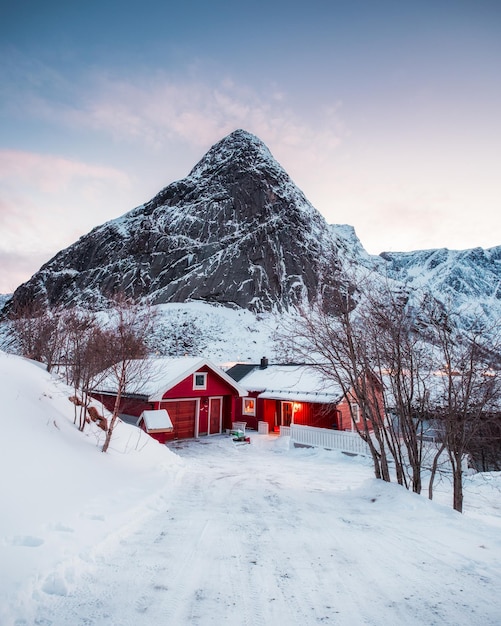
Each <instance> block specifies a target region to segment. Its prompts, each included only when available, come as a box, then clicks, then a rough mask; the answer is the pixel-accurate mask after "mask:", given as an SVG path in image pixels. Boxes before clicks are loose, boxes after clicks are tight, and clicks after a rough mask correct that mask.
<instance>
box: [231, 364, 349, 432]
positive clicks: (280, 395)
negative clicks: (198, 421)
mask: <svg viewBox="0 0 501 626" xmlns="http://www.w3.org/2000/svg"><path fill="white" fill-rule="evenodd" d="M227 373H228V375H229V376H231V377H232V378H234V379H235V380H236V381H238V383H239V384H240V385H241V386H242V387H244V388H245V389H246V390H247V395H246V397H244V398H242V399H241V401H240V403H239V405H237V407H236V411H235V420H238V421H242V422H247V427H248V428H255V429H258V422H260V421H262V422H266V423H267V424H268V429H269V431H277V430H279V429H280V426H290V425H291V424H300V425H304V426H314V427H317V428H330V429H336V430H355V426H354V424H353V420H352V414H353V416H354V419H355V421H359V420H360V411H359V406H358V404H357V402H356V399H355V398H354V397H352V396H348V397H346V396H345V394H343V391H342V389H341V387H340V386H339V385H337V384H336V383H335V382H334V381H331V380H330V381H326V380H325V379H324V378H323V377H322V376H321V374H320V373H319V372H318V370H316V369H315V368H314V367H312V366H311V365H268V363H267V360H266V359H262V361H261V364H260V365H251V364H244V363H242V364H237V365H235V366H233V367H232V368H230V369H229V370H227Z"/></svg>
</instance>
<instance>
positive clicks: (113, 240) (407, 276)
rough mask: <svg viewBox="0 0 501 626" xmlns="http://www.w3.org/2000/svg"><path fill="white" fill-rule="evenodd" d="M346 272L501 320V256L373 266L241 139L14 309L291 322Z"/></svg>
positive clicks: (391, 258)
mask: <svg viewBox="0 0 501 626" xmlns="http://www.w3.org/2000/svg"><path fill="white" fill-rule="evenodd" d="M348 266H350V267H351V268H359V269H362V270H363V271H365V272H367V271H368V272H370V273H372V274H373V275H375V276H379V277H381V278H382V279H383V278H384V279H386V278H390V279H392V280H393V281H397V282H398V283H404V284H406V285H407V286H409V287H410V288H411V289H429V290H431V292H432V294H433V295H434V296H435V297H437V298H438V299H439V300H442V301H444V302H447V304H449V305H450V304H452V306H453V307H454V308H455V309H456V311H458V312H460V313H461V314H462V315H465V316H468V315H470V314H471V315H473V313H472V311H476V312H478V311H480V312H481V314H482V315H484V316H486V317H487V318H488V319H489V320H491V321H493V322H496V320H499V319H500V317H501V288H500V284H501V246H499V247H496V248H491V249H490V250H483V249H481V248H475V249H473V250H465V251H450V250H446V249H442V250H425V251H416V252H385V253H382V254H381V255H380V256H373V255H369V254H368V253H367V252H366V251H365V250H364V248H363V246H362V244H361V243H360V241H359V240H358V238H357V236H356V234H355V231H354V229H353V227H351V226H348V225H331V226H329V225H328V224H327V222H326V221H325V219H324V218H323V217H322V216H321V215H320V213H319V212H318V211H317V210H316V209H315V208H314V207H313V206H312V205H311V204H310V203H309V202H308V200H307V199H306V198H305V196H304V194H303V193H302V192H301V191H300V190H299V189H298V188H297V187H296V185H295V184H294V183H293V182H292V180H291V179H290V177H289V176H288V174H287V173H286V172H285V170H284V169H283V168H282V167H281V166H280V165H279V164H278V163H277V161H276V160H275V159H274V158H273V156H272V154H271V153H270V151H269V149H268V148H267V147H266V146H265V144H264V143H263V142H262V141H261V140H260V139H258V138H257V137H255V136H254V135H252V134H251V133H248V132H246V131H244V130H236V131H234V132H233V133H231V134H230V135H228V136H227V137H225V138H224V139H222V140H221V141H219V142H218V143H216V144H215V145H214V146H213V147H212V148H211V149H210V150H209V151H208V152H207V154H206V155H205V156H204V157H203V158H202V159H201V160H200V161H199V162H198V163H197V164H196V165H195V167H194V168H193V169H192V170H191V172H190V173H189V174H188V176H187V177H186V178H184V179H182V180H179V181H176V182H174V183H172V184H170V185H168V186H167V187H165V188H164V189H162V190H161V191H160V192H159V193H158V194H157V195H156V196H155V197H154V198H153V199H152V200H150V201H149V202H147V203H145V204H144V205H141V206H139V207H137V208H135V209H133V210H132V211H130V212H129V213H126V214H125V215H123V216H122V217H120V218H118V219H115V220H112V221H109V222H107V223H105V224H103V225H101V226H98V227H96V228H94V229H93V230H92V231H91V232H90V233H88V234H87V235H84V236H83V237H81V238H80V239H79V240H78V241H77V242H75V243H74V244H73V245H71V246H69V247H68V248H66V249H65V250H62V251H61V252H59V253H58V254H56V256H55V257H54V258H53V259H51V260H50V261H49V262H48V263H46V264H45V265H44V266H43V267H42V268H41V269H40V270H39V271H38V272H36V273H35V274H34V275H33V277H32V278H31V279H30V280H29V281H27V282H26V283H24V284H23V285H21V286H20V287H18V289H17V290H16V291H15V293H14V295H13V302H16V303H19V304H21V305H22V304H23V303H27V302H31V301H37V300H38V301H40V302H42V303H47V304H50V305H55V304H64V305H81V306H84V307H85V306H96V307H100V306H103V305H105V303H106V300H107V298H109V297H110V296H111V295H113V294H114V293H116V292H125V293H126V294H128V295H130V296H132V297H134V298H136V299H143V300H145V301H148V302H150V303H152V304H160V303H168V302H190V301H202V302H208V303H212V304H222V305H225V306H229V307H232V308H236V309H239V308H241V309H248V310H250V311H253V312H255V313H258V312H266V311H275V312H282V311H287V310H290V309H291V308H293V307H294V306H296V305H305V304H308V303H312V302H314V301H316V300H317V299H318V298H319V297H321V296H322V293H323V290H324V289H325V288H326V285H329V286H330V287H332V284H333V276H336V275H338V274H337V270H340V273H339V275H342V273H343V268H347V267H348ZM334 288H335V285H334ZM7 306H9V304H8V305H7ZM468 311H469V312H468Z"/></svg>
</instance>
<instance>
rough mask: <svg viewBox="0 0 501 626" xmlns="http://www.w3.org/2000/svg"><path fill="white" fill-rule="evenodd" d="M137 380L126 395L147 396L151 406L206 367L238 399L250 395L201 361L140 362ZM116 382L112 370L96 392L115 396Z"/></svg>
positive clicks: (190, 359) (219, 371) (223, 374)
mask: <svg viewBox="0 0 501 626" xmlns="http://www.w3.org/2000/svg"><path fill="white" fill-rule="evenodd" d="M135 365H137V369H136V376H133V377H132V380H131V382H130V384H129V385H127V387H126V389H125V391H124V393H125V394H129V395H139V396H145V397H147V398H148V400H149V401H150V402H156V401H158V400H161V399H162V396H163V395H164V394H165V392H166V391H168V390H169V389H172V387H175V386H176V385H177V384H178V383H180V382H181V381H182V380H184V379H185V378H186V377H187V376H189V375H190V374H193V373H194V372H197V371H198V370H200V369H201V368H203V367H205V368H208V369H209V370H212V371H213V372H214V373H215V374H217V375H218V376H220V377H221V378H222V379H223V380H224V381H225V382H227V383H228V384H229V385H231V386H232V387H233V388H234V389H235V391H236V392H237V393H238V395H239V396H245V395H247V392H246V390H245V389H244V388H243V387H242V386H241V385H239V384H238V383H237V382H235V381H234V380H233V378H231V377H230V376H228V375H227V374H226V372H224V371H223V370H222V369H221V368H219V367H218V366H217V365H215V364H214V363H211V362H210V361H208V360H206V359H201V358H200V357H179V358H159V359H143V360H138V361H137V362H136V363H135ZM116 389H117V379H116V376H115V375H114V374H113V371H112V369H110V370H109V373H108V374H107V375H106V376H105V377H104V378H103V381H102V382H101V383H100V384H99V385H98V388H97V389H96V391H97V392H103V393H115V392H116Z"/></svg>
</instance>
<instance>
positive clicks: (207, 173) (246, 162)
mask: <svg viewBox="0 0 501 626" xmlns="http://www.w3.org/2000/svg"><path fill="white" fill-rule="evenodd" d="M277 165H278V164H277V163H276V161H275V159H274V158H273V155H272V154H271V152H270V150H269V149H268V147H267V146H266V145H265V144H264V143H263V142H262V141H261V140H260V139H259V138H258V137H256V136H255V135H253V134H252V133H249V132H247V131H246V130H242V129H238V130H235V131H233V132H232V133H230V134H229V135H227V136H226V137H224V138H223V139H221V140H220V141H218V142H217V143H216V144H214V145H213V146H212V148H210V150H209V151H208V152H207V154H205V156H204V157H203V158H202V159H201V160H200V161H199V162H198V163H197V164H196V165H195V167H194V168H193V169H192V170H191V172H190V173H189V175H188V178H192V179H193V178H196V177H198V176H203V177H205V178H208V177H211V176H215V175H218V174H219V173H220V171H221V169H222V168H225V166H226V167H228V166H231V167H232V168H235V167H236V168H237V169H239V168H241V167H244V168H249V167H263V166H266V167H276V166H277Z"/></svg>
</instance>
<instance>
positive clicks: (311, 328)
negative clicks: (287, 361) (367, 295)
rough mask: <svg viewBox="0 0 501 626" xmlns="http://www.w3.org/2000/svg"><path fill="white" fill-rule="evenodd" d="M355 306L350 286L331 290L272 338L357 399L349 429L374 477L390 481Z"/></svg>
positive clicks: (380, 410) (381, 420)
mask: <svg viewBox="0 0 501 626" xmlns="http://www.w3.org/2000/svg"><path fill="white" fill-rule="evenodd" d="M356 304H357V302H356V298H355V294H354V290H353V288H352V287H351V286H350V284H349V283H347V282H346V283H344V284H338V285H336V287H335V288H333V289H331V290H330V292H329V298H328V302H327V303H326V302H325V300H324V301H323V302H320V303H317V304H316V305H314V306H313V307H312V308H311V309H308V310H306V309H302V310H301V311H300V315H299V317H298V318H295V319H292V320H291V321H290V322H289V323H286V324H285V325H284V326H283V327H282V329H281V330H280V331H279V333H278V336H277V339H278V340H279V341H280V343H281V344H282V345H284V347H285V349H286V350H287V351H288V352H289V354H293V355H294V357H295V359H298V360H300V361H303V362H306V363H310V364H311V365H312V366H313V367H314V368H316V369H317V370H318V371H319V372H320V373H321V374H322V375H323V376H324V378H325V379H326V380H334V381H335V382H336V383H337V384H338V385H339V387H340V388H341V390H342V392H343V395H344V396H345V397H346V398H350V397H353V398H355V399H356V403H357V404H358V406H359V408H360V418H361V419H360V422H356V420H355V419H354V416H353V415H352V421H353V425H354V427H355V428H356V430H357V432H358V434H359V435H360V437H362V438H363V439H364V441H365V442H366V443H367V445H368V447H369V450H370V452H371V455H372V460H373V464H374V473H375V476H376V477H377V478H381V479H383V480H385V481H388V482H389V481H390V480H391V476H390V469H389V450H388V444H390V445H391V442H389V441H388V438H387V436H386V422H385V413H384V406H383V405H382V403H381V402H380V398H379V394H378V382H377V381H376V380H375V376H374V371H373V369H372V367H371V365H372V364H371V360H370V351H369V347H368V342H367V333H366V332H365V329H364V326H363V324H362V320H361V318H360V316H359V315H358V313H357V310H356ZM349 406H350V411H351V410H352V406H351V403H349Z"/></svg>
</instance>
